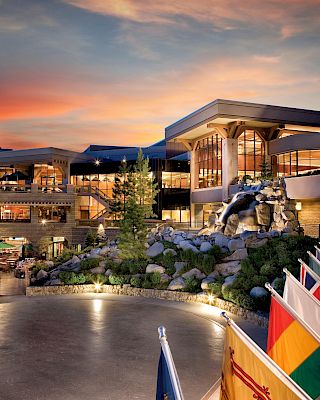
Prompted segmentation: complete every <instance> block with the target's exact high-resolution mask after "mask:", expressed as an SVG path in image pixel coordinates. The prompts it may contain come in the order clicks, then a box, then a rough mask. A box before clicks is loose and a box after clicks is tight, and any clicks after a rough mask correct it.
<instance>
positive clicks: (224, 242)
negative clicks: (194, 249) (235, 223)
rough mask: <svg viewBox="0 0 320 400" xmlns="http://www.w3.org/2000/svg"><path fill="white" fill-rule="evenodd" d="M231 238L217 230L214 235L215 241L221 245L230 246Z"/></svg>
mask: <svg viewBox="0 0 320 400" xmlns="http://www.w3.org/2000/svg"><path fill="white" fill-rule="evenodd" d="M229 241H230V239H229V238H228V237H227V236H224V235H223V234H222V233H218V232H216V233H215V235H214V242H215V244H216V245H217V246H219V247H228V244H229Z"/></svg>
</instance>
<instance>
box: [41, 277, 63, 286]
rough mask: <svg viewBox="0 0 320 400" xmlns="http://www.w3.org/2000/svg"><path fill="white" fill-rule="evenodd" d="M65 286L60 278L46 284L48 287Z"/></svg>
mask: <svg viewBox="0 0 320 400" xmlns="http://www.w3.org/2000/svg"><path fill="white" fill-rule="evenodd" d="M63 284H64V283H63V282H62V281H61V280H60V279H59V278H56V279H51V280H50V281H48V282H46V283H45V285H46V286H60V285H63Z"/></svg>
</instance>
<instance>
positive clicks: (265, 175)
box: [260, 159, 273, 181]
mask: <svg viewBox="0 0 320 400" xmlns="http://www.w3.org/2000/svg"><path fill="white" fill-rule="evenodd" d="M260 170H261V173H260V177H261V179H263V180H265V181H268V180H272V179H273V175H272V169H271V168H270V166H269V164H268V162H267V161H266V160H265V159H264V160H263V161H262V163H261V164H260Z"/></svg>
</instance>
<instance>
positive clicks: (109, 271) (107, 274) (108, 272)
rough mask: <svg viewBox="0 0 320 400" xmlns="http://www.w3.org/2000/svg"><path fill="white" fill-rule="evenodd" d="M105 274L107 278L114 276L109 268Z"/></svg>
mask: <svg viewBox="0 0 320 400" xmlns="http://www.w3.org/2000/svg"><path fill="white" fill-rule="evenodd" d="M104 274H105V276H110V275H112V269H110V268H108V269H107V270H106V272H105V273H104Z"/></svg>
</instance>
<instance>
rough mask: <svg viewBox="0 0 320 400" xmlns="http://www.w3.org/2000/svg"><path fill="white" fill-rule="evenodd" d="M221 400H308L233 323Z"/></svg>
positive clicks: (229, 328) (227, 340)
mask: <svg viewBox="0 0 320 400" xmlns="http://www.w3.org/2000/svg"><path fill="white" fill-rule="evenodd" d="M221 378H222V381H221V391H220V400H249V399H257V400H297V399H309V400H311V398H310V397H309V396H308V395H307V394H306V393H305V392H304V391H303V390H302V389H301V388H300V387H299V386H298V385H296V384H295V382H293V381H292V379H290V377H289V376H287V375H286V374H285V373H284V372H283V371H282V370H281V369H280V368H279V367H278V366H277V365H276V364H275V363H274V362H273V361H272V360H271V359H270V357H268V355H267V354H266V353H265V352H264V351H263V350H262V349H260V347H259V346H258V345H257V344H256V343H254V342H253V341H252V340H251V339H250V338H249V337H248V336H247V335H246V334H245V333H244V332H243V331H242V330H241V329H240V328H239V327H238V326H237V325H236V324H235V323H234V322H233V321H231V322H229V323H228V325H227V328H226V337H225V346H224V359H223V365H222V376H221Z"/></svg>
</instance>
